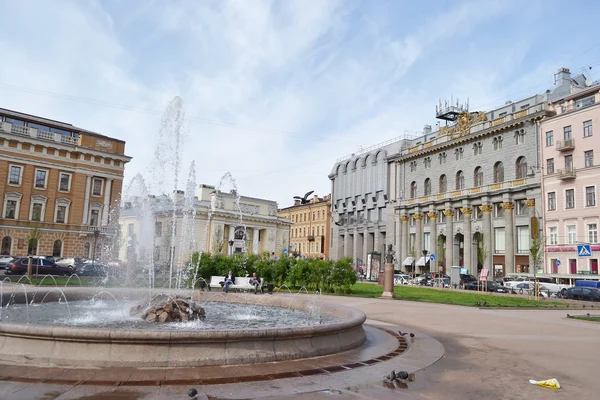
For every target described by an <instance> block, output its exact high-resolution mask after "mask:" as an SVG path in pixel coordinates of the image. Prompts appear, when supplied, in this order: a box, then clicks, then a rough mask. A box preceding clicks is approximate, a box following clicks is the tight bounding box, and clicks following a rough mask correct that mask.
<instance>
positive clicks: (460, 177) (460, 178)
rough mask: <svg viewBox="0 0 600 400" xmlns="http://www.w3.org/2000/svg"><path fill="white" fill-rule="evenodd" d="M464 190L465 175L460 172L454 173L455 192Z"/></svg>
mask: <svg viewBox="0 0 600 400" xmlns="http://www.w3.org/2000/svg"><path fill="white" fill-rule="evenodd" d="M464 188H465V175H464V174H463V172H462V171H458V172H457V173H456V190H462V189H464Z"/></svg>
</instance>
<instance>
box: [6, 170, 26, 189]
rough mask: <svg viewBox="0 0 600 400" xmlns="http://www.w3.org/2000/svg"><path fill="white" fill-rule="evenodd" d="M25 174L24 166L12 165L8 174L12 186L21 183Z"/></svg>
mask: <svg viewBox="0 0 600 400" xmlns="http://www.w3.org/2000/svg"><path fill="white" fill-rule="evenodd" d="M22 176H23V167H21V166H18V165H11V166H10V172H9V174H8V184H9V185H12V186H20V185H21V177H22Z"/></svg>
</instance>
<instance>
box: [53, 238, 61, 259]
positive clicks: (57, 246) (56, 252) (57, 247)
mask: <svg viewBox="0 0 600 400" xmlns="http://www.w3.org/2000/svg"><path fill="white" fill-rule="evenodd" d="M52 256H53V257H61V256H62V241H61V240H55V241H54V245H53V246H52Z"/></svg>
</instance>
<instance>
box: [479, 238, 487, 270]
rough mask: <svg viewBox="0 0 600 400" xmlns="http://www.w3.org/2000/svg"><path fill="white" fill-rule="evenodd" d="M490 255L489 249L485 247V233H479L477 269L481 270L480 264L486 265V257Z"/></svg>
mask: <svg viewBox="0 0 600 400" xmlns="http://www.w3.org/2000/svg"><path fill="white" fill-rule="evenodd" d="M487 256H488V249H487V248H486V247H485V242H484V241H483V233H481V232H480V233H479V235H477V267H478V268H477V269H478V270H479V266H480V265H481V268H483V266H484V265H485V259H486V258H487Z"/></svg>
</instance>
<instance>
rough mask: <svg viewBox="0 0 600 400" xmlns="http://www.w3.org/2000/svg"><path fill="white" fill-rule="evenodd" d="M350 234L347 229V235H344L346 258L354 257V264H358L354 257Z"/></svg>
mask: <svg viewBox="0 0 600 400" xmlns="http://www.w3.org/2000/svg"><path fill="white" fill-rule="evenodd" d="M350 239H351V238H350V232H349V229H346V234H345V235H344V257H352V258H353V260H352V263H355V262H356V258H355V257H354V252H353V251H352V247H353V246H352V244H351V243H350Z"/></svg>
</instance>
